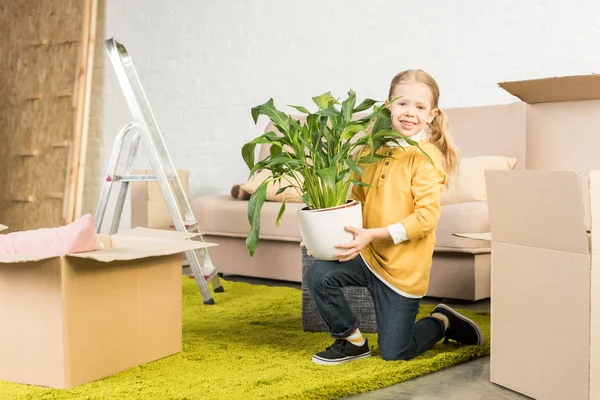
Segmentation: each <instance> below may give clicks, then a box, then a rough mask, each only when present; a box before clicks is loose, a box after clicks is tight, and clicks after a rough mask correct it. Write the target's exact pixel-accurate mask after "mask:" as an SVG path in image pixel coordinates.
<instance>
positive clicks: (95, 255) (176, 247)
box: [67, 235, 217, 262]
mask: <svg viewBox="0 0 600 400" xmlns="http://www.w3.org/2000/svg"><path fill="white" fill-rule="evenodd" d="M111 242H112V243H111V244H112V246H111V247H110V248H105V249H102V250H97V251H90V252H85V253H77V254H68V255H67V257H76V258H88V259H92V260H96V261H101V262H112V261H127V260H137V259H141V258H146V257H158V256H166V255H171V254H176V253H183V252H185V251H188V250H196V249H204V248H209V247H214V246H217V244H215V243H207V242H199V241H195V240H165V239H153V238H147V237H128V236H121V237H117V236H116V235H114V236H113V237H112V240H111Z"/></svg>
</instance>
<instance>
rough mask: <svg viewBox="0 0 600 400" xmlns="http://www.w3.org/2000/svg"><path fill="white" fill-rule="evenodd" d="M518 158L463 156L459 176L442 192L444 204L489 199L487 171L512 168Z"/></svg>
mask: <svg viewBox="0 0 600 400" xmlns="http://www.w3.org/2000/svg"><path fill="white" fill-rule="evenodd" d="M516 163H517V159H516V158H512V157H503V156H479V157H463V158H461V159H460V166H459V170H458V176H457V177H456V179H454V180H453V182H451V184H450V187H449V188H447V189H445V190H444V191H443V192H442V197H441V199H440V200H441V203H442V205H449V204H458V203H468V202H473V201H487V195H486V187H485V171H488V170H506V171H509V170H512V169H514V167H515V165H516Z"/></svg>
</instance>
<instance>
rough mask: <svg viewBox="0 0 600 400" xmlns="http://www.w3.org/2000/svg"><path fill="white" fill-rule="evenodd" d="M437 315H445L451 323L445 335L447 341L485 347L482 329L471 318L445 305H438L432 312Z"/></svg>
mask: <svg viewBox="0 0 600 400" xmlns="http://www.w3.org/2000/svg"><path fill="white" fill-rule="evenodd" d="M435 313H439V314H443V315H445V316H446V317H448V320H449V321H450V326H449V327H448V329H447V330H446V333H445V336H446V339H450V340H454V341H457V342H458V343H462V344H468V345H473V344H476V345H479V346H483V344H484V343H485V339H484V337H483V333H482V332H481V329H479V327H478V326H477V324H476V323H475V322H473V321H471V320H470V319H469V318H467V317H465V316H464V315H461V314H459V313H457V312H456V311H454V310H453V309H451V308H450V307H448V306H447V305H445V304H438V305H437V306H436V307H435V308H434V309H433V311H432V312H431V314H432V315H433V314H435Z"/></svg>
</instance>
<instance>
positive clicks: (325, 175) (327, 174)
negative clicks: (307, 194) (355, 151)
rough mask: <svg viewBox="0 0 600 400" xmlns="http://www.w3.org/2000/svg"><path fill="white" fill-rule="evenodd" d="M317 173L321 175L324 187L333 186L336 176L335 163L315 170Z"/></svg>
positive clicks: (331, 187)
mask: <svg viewBox="0 0 600 400" xmlns="http://www.w3.org/2000/svg"><path fill="white" fill-rule="evenodd" d="M317 175H319V176H320V177H321V179H322V180H323V183H324V184H325V186H326V187H328V188H330V189H333V188H334V186H335V177H336V172H335V165H332V166H331V167H328V168H322V169H319V170H317Z"/></svg>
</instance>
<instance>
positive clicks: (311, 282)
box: [306, 260, 329, 290]
mask: <svg viewBox="0 0 600 400" xmlns="http://www.w3.org/2000/svg"><path fill="white" fill-rule="evenodd" d="M328 271H329V268H328V263H327V262H326V261H318V260H317V261H315V262H313V263H312V265H311V266H310V267H308V269H307V270H306V283H307V284H308V288H309V289H311V290H312V289H313V288H316V287H318V286H321V285H322V284H323V283H324V282H325V279H326V277H327V275H328Z"/></svg>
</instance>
